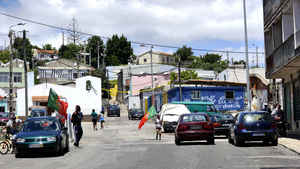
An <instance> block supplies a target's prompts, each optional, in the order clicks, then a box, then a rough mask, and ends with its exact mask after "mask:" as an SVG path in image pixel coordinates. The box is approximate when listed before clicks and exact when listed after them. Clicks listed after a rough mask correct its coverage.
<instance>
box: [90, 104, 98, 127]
mask: <svg viewBox="0 0 300 169" xmlns="http://www.w3.org/2000/svg"><path fill="white" fill-rule="evenodd" d="M91 116H92V122H93V129H94V131H96V130H97V121H98V114H97V113H96V111H95V109H93V110H92V113H91Z"/></svg>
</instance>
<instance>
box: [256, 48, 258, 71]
mask: <svg viewBox="0 0 300 169" xmlns="http://www.w3.org/2000/svg"><path fill="white" fill-rule="evenodd" d="M256 67H257V68H258V46H256Z"/></svg>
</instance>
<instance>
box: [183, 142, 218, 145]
mask: <svg viewBox="0 0 300 169" xmlns="http://www.w3.org/2000/svg"><path fill="white" fill-rule="evenodd" d="M193 145H215V144H209V143H207V142H206V141H204V142H199V141H197V142H183V143H181V144H180V146H193Z"/></svg>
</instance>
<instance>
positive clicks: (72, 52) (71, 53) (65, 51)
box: [58, 43, 80, 59]
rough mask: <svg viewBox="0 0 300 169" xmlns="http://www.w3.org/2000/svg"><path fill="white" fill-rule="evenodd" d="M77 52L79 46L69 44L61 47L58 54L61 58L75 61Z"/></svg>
mask: <svg viewBox="0 0 300 169" xmlns="http://www.w3.org/2000/svg"><path fill="white" fill-rule="evenodd" d="M79 51H80V46H78V45H76V44H73V43H70V44H68V45H67V46H65V45H62V46H61V47H60V48H59V51H58V54H59V56H60V57H61V58H66V59H76V58H77V54H78V53H79Z"/></svg>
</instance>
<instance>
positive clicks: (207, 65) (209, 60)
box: [189, 54, 229, 73]
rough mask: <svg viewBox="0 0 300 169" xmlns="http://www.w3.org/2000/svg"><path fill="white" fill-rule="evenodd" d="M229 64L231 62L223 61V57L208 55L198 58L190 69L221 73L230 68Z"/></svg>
mask: <svg viewBox="0 0 300 169" xmlns="http://www.w3.org/2000/svg"><path fill="white" fill-rule="evenodd" d="M228 64H229V62H228V61H227V60H225V61H224V60H222V56H220V55H218V54H206V55H204V56H200V57H198V58H196V59H195V60H194V62H193V63H192V64H191V65H190V66H189V67H190V68H198V69H204V70H213V71H216V72H218V73H220V72H222V71H223V70H225V69H226V68H227V67H228Z"/></svg>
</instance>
